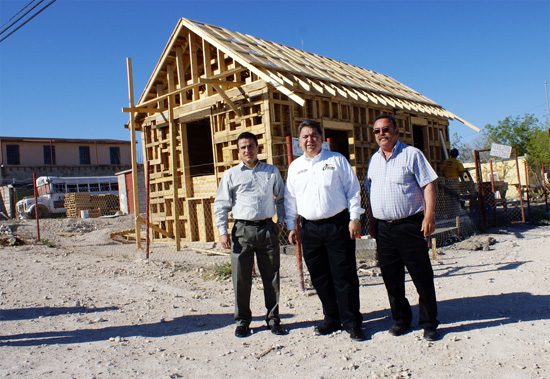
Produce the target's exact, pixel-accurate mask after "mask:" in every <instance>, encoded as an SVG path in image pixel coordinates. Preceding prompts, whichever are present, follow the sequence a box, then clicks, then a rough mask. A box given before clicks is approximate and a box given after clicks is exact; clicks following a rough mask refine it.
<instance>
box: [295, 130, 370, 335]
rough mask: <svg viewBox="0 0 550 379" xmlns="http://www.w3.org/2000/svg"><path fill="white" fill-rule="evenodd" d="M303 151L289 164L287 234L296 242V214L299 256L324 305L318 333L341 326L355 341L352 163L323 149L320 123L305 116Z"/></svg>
mask: <svg viewBox="0 0 550 379" xmlns="http://www.w3.org/2000/svg"><path fill="white" fill-rule="evenodd" d="M298 135H299V139H300V147H301V148H302V149H303V150H304V155H303V156H301V157H300V158H298V159H296V160H295V161H294V162H292V164H291V165H290V167H289V169H288V177H287V182H286V187H285V212H286V226H287V228H288V230H289V231H290V232H289V237H288V240H289V242H290V243H291V244H293V245H296V243H297V238H296V237H297V236H296V230H295V225H296V219H297V218H298V217H300V221H301V230H300V239H301V242H302V248H303V255H304V260H305V262H306V265H307V268H308V270H309V273H310V275H311V282H312V284H313V286H314V287H315V290H316V291H317V295H318V296H319V299H320V300H321V303H322V305H323V314H324V320H323V322H322V323H321V324H320V325H318V326H317V327H316V328H315V333H316V334H317V335H327V334H331V333H333V332H335V331H337V330H339V329H341V328H342V326H343V327H344V329H345V330H346V331H347V332H348V333H349V334H350V337H351V339H353V340H355V341H363V340H365V335H364V333H363V331H362V329H361V324H362V316H361V313H360V311H359V305H360V304H359V278H358V276H357V262H356V258H355V239H356V238H357V237H358V236H359V235H360V233H361V223H360V220H359V217H360V216H361V214H362V213H363V212H364V209H363V208H361V195H360V191H361V187H360V185H359V181H358V180H357V176H356V175H355V172H354V171H353V169H352V167H351V165H350V164H349V162H348V161H347V160H346V158H345V157H344V156H342V155H341V154H339V153H335V152H331V151H327V150H323V149H322V143H323V141H322V132H321V126H320V125H319V123H317V122H315V121H309V120H308V121H304V122H302V123H301V124H300V126H299V127H298Z"/></svg>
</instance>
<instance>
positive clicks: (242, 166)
mask: <svg viewBox="0 0 550 379" xmlns="http://www.w3.org/2000/svg"><path fill="white" fill-rule="evenodd" d="M262 164H263V162H262V161H261V160H259V159H258V162H256V166H254V167H252V168H251V167H248V166H247V165H245V164H244V162H243V161H241V163H239V165H238V166H237V167H239V169H240V170H241V171H242V170H255V169H256V168H260V167H261V165H262Z"/></svg>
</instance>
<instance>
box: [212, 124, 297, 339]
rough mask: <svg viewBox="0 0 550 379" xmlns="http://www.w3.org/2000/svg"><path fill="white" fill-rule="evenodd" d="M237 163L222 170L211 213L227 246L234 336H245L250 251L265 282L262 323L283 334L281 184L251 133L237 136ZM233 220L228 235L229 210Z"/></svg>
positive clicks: (248, 312)
mask: <svg viewBox="0 0 550 379" xmlns="http://www.w3.org/2000/svg"><path fill="white" fill-rule="evenodd" d="M237 146H238V149H239V155H240V158H241V163H239V164H238V165H237V166H235V167H232V168H231V169H229V170H228V171H226V172H225V173H224V174H223V177H222V180H221V182H220V186H219V188H218V192H217V194H216V199H215V201H214V215H215V218H216V226H217V227H218V230H219V232H220V242H221V245H222V247H223V248H225V249H229V248H231V278H232V281H233V288H234V291H235V322H236V324H237V328H236V329H235V336H237V337H246V336H248V335H249V334H250V321H251V319H252V313H251V311H250V292H251V288H252V267H253V265H254V254H256V257H257V261H258V268H259V270H260V274H261V277H262V282H263V286H264V298H265V307H266V309H267V315H266V323H267V327H268V328H269V329H270V330H271V332H272V333H273V334H276V335H284V334H287V331H286V330H285V329H284V328H283V327H282V326H281V320H280V317H279V281H280V279H279V266H280V253H279V237H278V235H279V231H280V228H281V226H280V224H279V221H278V222H277V224H275V223H274V222H273V221H272V218H273V216H275V209H276V210H277V216H278V220H281V221H282V220H284V218H285V212H284V199H283V196H284V183H283V179H282V177H281V174H280V173H279V170H278V169H277V167H275V166H273V165H270V164H267V163H264V162H261V161H259V160H258V140H257V139H256V136H255V135H254V134H252V133H248V132H245V133H242V134H240V135H239V136H238V137H237ZM229 211H232V216H233V218H234V219H235V224H234V226H233V229H232V231H231V237H229V234H228V230H227V221H228V212H229Z"/></svg>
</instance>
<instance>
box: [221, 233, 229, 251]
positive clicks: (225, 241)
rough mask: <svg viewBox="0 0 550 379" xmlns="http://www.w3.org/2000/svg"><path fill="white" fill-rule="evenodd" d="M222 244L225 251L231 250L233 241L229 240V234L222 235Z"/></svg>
mask: <svg viewBox="0 0 550 379" xmlns="http://www.w3.org/2000/svg"><path fill="white" fill-rule="evenodd" d="M220 243H221V244H222V247H223V248H224V249H231V239H230V238H229V234H222V235H221V236H220Z"/></svg>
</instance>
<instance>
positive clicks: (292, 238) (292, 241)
mask: <svg viewBox="0 0 550 379" xmlns="http://www.w3.org/2000/svg"><path fill="white" fill-rule="evenodd" d="M296 237H297V236H296V230H291V231H290V232H288V242H290V244H291V245H293V246H296V244H297V243H298V238H296Z"/></svg>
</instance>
